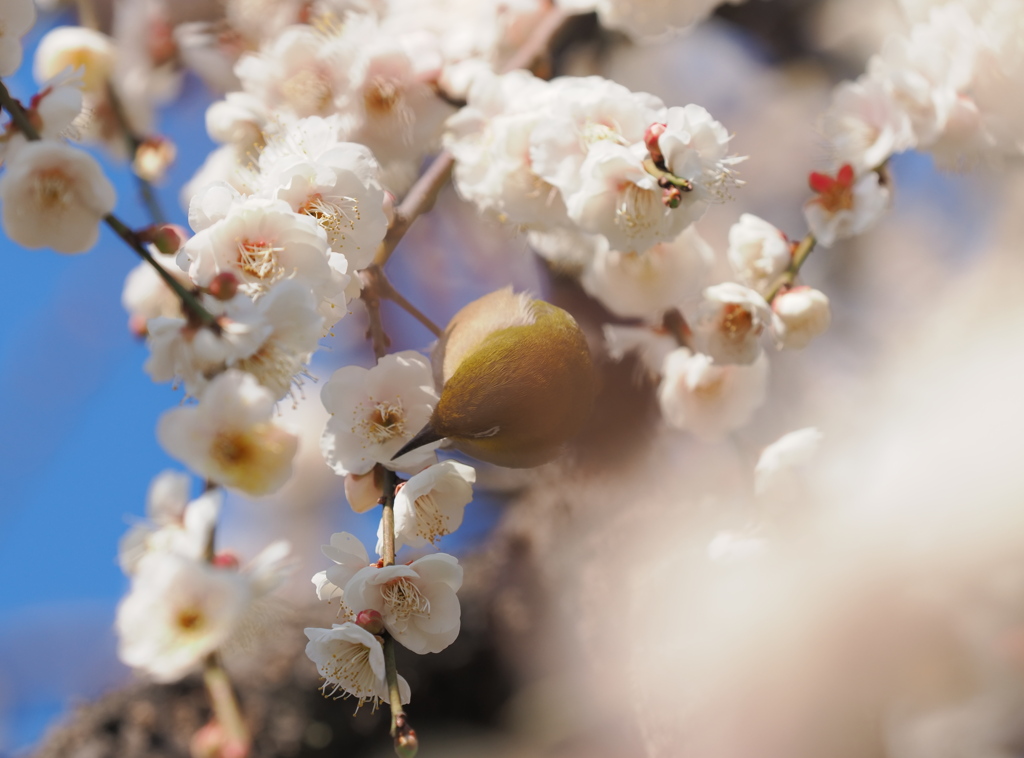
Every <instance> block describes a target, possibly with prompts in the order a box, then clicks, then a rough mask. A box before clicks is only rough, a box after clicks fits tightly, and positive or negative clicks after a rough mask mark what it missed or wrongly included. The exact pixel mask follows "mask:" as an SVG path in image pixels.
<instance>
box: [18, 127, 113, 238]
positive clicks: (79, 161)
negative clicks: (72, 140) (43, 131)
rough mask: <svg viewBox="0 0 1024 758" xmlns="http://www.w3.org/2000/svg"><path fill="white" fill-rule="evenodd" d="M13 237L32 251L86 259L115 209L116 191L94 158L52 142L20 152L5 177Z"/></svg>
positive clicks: (46, 141) (41, 143) (33, 145)
mask: <svg viewBox="0 0 1024 758" xmlns="http://www.w3.org/2000/svg"><path fill="white" fill-rule="evenodd" d="M0 203H2V204H3V226H4V231H5V232H6V233H7V236H8V237H10V238H11V239H12V240H14V241H15V242H17V243H18V244H20V245H24V246H25V247H28V248H37V247H49V248H52V249H53V250H56V251H57V252H59V253H81V252H84V251H86V250H88V249H89V248H91V247H92V246H93V245H95V244H96V240H97V239H98V238H99V224H100V221H101V220H102V219H103V217H104V216H106V215H107V214H108V213H110V212H111V211H112V210H113V209H114V204H115V203H116V196H115V194H114V187H113V185H111V183H110V182H109V181H108V180H107V178H106V177H105V176H104V175H103V170H102V169H101V168H100V166H99V164H98V163H97V162H96V161H95V160H94V159H93V158H92V156H90V155H88V154H87V153H85V152H83V151H81V150H79V149H78V148H74V147H71V146H70V145H67V144H64V143H63V142H51V141H48V140H44V141H39V142H32V143H30V144H26V145H24V146H23V147H20V148H19V149H18V150H17V151H15V152H14V153H13V154H12V155H10V156H9V157H8V159H7V163H6V166H5V169H4V172H3V174H2V175H0Z"/></svg>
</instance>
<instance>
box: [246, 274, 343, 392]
mask: <svg viewBox="0 0 1024 758" xmlns="http://www.w3.org/2000/svg"><path fill="white" fill-rule="evenodd" d="M243 297H244V296H243ZM256 310H257V311H258V313H259V315H260V318H261V323H262V324H264V325H266V331H267V335H266V337H265V338H264V339H263V341H262V342H261V343H260V344H259V346H258V347H257V348H256V349H255V350H254V351H253V352H251V353H249V354H248V355H243V356H241V357H240V358H238V360H236V361H234V362H232V363H230V364H228V365H230V366H232V367H234V368H239V369H241V370H242V371H246V372H248V373H250V374H252V375H253V376H255V377H256V378H257V379H258V380H259V382H260V384H262V385H263V386H264V387H266V388H267V389H269V390H270V391H271V392H273V393H274V396H275V397H276V398H277V399H279V400H280V399H281V398H283V397H284V396H285V395H287V394H288V392H289V391H290V389H291V387H292V384H293V383H300V384H301V376H300V375H301V374H303V373H304V372H305V366H306V364H308V363H309V361H310V359H311V357H312V355H313V353H314V352H316V349H317V347H318V346H319V341H320V335H321V334H322V333H323V324H324V318H323V316H321V315H320V314H319V313H318V312H317V310H316V304H315V303H314V302H313V295H312V293H311V292H310V291H309V289H308V288H307V287H305V286H303V285H302V284H300V283H299V282H296V281H293V280H291V279H288V280H285V281H283V282H281V283H280V284H277V285H275V286H274V287H273V288H271V290H270V292H269V293H268V294H267V296H266V297H263V298H260V300H259V302H257V303H256Z"/></svg>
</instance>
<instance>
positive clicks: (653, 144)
mask: <svg viewBox="0 0 1024 758" xmlns="http://www.w3.org/2000/svg"><path fill="white" fill-rule="evenodd" d="M666 129H668V127H667V126H666V125H665V124H651V125H650V126H648V127H647V131H646V132H644V145H645V146H646V147H647V152H649V153H650V154H651V160H652V161H654V165H655V166H657V167H658V168H665V156H664V154H663V153H662V152H661V147H660V146H659V145H658V139H659V138H660V137H661V135H662V134H664V133H665V130H666ZM677 204H678V203H677ZM666 205H667V203H666ZM670 207H673V208H674V207H675V206H670Z"/></svg>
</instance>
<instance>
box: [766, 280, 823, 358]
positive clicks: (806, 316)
mask: <svg viewBox="0 0 1024 758" xmlns="http://www.w3.org/2000/svg"><path fill="white" fill-rule="evenodd" d="M831 322H832V311H831V310H830V309H829V304H828V297H826V295H825V293H824V292H821V291H819V290H816V289H812V288H810V287H793V288H792V289H788V290H785V291H784V292H781V293H780V294H779V295H777V296H776V297H775V299H774V300H772V332H773V333H774V335H775V343H776V345H778V347H779V349H789V350H793V349H800V348H803V347H807V345H808V344H810V342H811V340H812V339H814V338H815V337H817V336H818V335H819V334H824V332H825V330H826V329H828V327H829V324H830V323H831Z"/></svg>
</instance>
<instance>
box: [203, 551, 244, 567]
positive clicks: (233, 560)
mask: <svg viewBox="0 0 1024 758" xmlns="http://www.w3.org/2000/svg"><path fill="white" fill-rule="evenodd" d="M210 562H211V563H212V564H213V565H214V566H216V567H217V568H222V569H237V568H238V556H237V555H235V554H234V553H228V552H224V553H217V554H216V555H215V556H213V560H212V561H210Z"/></svg>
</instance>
